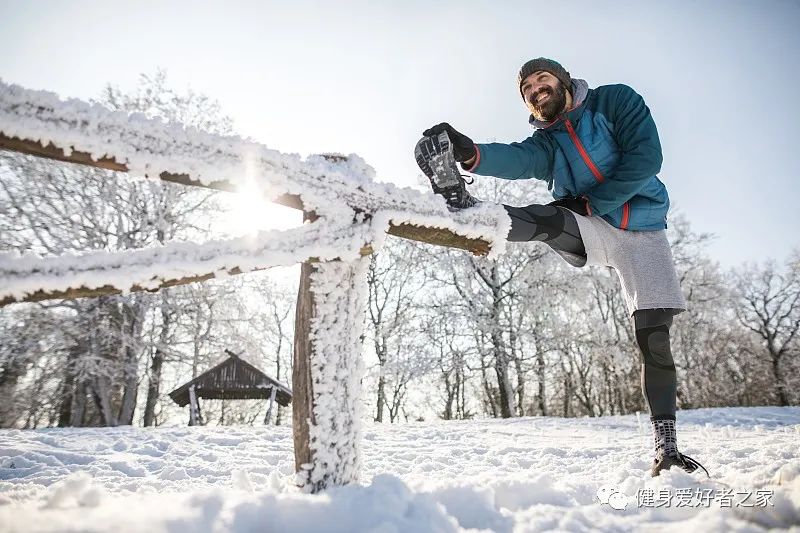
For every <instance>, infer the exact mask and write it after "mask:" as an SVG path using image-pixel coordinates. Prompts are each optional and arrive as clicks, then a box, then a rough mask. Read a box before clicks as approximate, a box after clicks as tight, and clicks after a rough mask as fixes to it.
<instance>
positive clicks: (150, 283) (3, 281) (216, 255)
mask: <svg viewBox="0 0 800 533" xmlns="http://www.w3.org/2000/svg"><path fill="white" fill-rule="evenodd" d="M373 239H374V238H373V229H372V227H371V225H370V224H349V223H348V224H346V225H341V224H337V225H334V224H329V223H327V221H324V220H320V221H319V222H317V223H316V224H308V225H305V226H302V227H300V228H295V229H291V230H286V231H262V232H259V233H257V234H255V235H253V236H247V237H240V238H236V239H229V240H215V241H209V242H205V243H193V242H171V243H168V244H166V245H164V246H154V247H151V248H144V249H138V250H125V251H121V252H105V251H94V252H87V253H83V254H71V253H68V254H64V255H61V256H58V257H40V256H38V255H35V254H24V255H22V254H19V253H18V252H10V253H0V305H4V304H8V303H11V302H13V301H26V300H27V301H31V300H33V301H35V300H39V299H42V298H37V296H45V295H50V296H51V297H53V296H52V295H54V294H55V295H61V297H66V296H68V295H69V293H70V291H75V290H77V289H80V288H82V289H84V290H86V291H87V292H90V291H92V290H96V289H100V288H103V287H112V288H113V289H114V290H115V291H116V292H128V291H131V290H153V289H157V288H158V287H160V286H164V284H165V282H168V281H169V280H181V279H193V278H200V277H203V278H204V279H207V278H208V277H214V276H217V277H222V276H224V275H226V274H227V273H233V272H234V271H236V272H248V271H253V270H261V269H265V268H271V267H276V266H290V265H294V264H297V263H300V262H303V261H306V260H308V259H309V258H316V259H318V260H331V259H336V258H341V259H345V260H352V259H354V258H357V257H360V256H361V253H362V252H361V249H362V248H363V247H364V245H365V244H366V243H369V242H370V241H372V240H373ZM106 293H107V291H106Z"/></svg>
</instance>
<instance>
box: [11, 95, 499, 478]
mask: <svg viewBox="0 0 800 533" xmlns="http://www.w3.org/2000/svg"><path fill="white" fill-rule="evenodd" d="M0 149H7V150H13V151H17V152H21V153H26V154H30V155H34V156H38V157H45V158H50V159H57V160H61V161H67V162H71V163H79V164H84V165H91V166H95V167H100V168H106V169H111V170H115V171H120V172H128V173H131V174H133V175H137V176H145V177H151V178H158V179H161V180H164V181H169V182H173V183H179V184H183V185H192V186H200V187H207V188H211V189H218V190H224V191H232V192H235V191H237V190H239V189H240V188H242V187H243V186H246V185H253V184H255V186H256V187H257V188H258V189H259V190H260V192H261V194H263V196H264V197H265V198H266V199H268V200H270V201H273V202H277V203H281V204H283V205H287V206H289V207H293V208H296V209H302V210H303V211H304V220H305V221H306V222H310V224H308V225H305V226H303V227H301V228H298V229H294V230H289V231H285V232H262V233H261V234H259V236H258V237H255V238H242V239H231V240H227V241H214V242H209V243H167V244H166V245H164V246H163V247H158V248H148V249H142V250H126V251H123V252H114V253H112V252H91V253H86V254H77V255H64V256H60V257H38V256H33V255H30V254H27V255H20V254H18V253H6V254H2V255H0V284H1V285H0V306H2V305H6V304H8V303H11V302H13V301H24V300H27V301H38V300H43V299H47V298H64V297H76V296H96V295H100V294H112V293H118V292H125V291H135V290H157V289H159V288H161V287H167V286H173V285H178V284H182V283H190V282H193V281H202V280H205V279H209V278H211V277H214V276H218V275H230V274H238V273H242V272H245V271H251V270H258V269H263V268H269V267H271V266H278V265H284V264H292V263H297V262H301V263H302V269H301V276H300V287H299V290H298V299H297V310H296V316H295V321H296V324H295V341H294V365H293V375H292V388H293V390H294V402H293V431H294V441H295V466H296V470H297V473H298V483H299V484H300V485H301V486H302V487H304V488H305V489H306V490H309V491H318V490H323V489H325V488H327V487H330V486H333V485H341V484H346V483H351V482H355V481H357V480H358V473H359V464H360V454H359V447H360V426H359V420H360V414H359V405H360V382H361V377H362V375H363V368H362V363H361V357H360V353H361V340H360V339H361V334H362V332H363V322H364V321H363V310H364V302H365V294H366V264H367V263H366V261H367V260H366V259H365V258H364V257H363V256H364V255H366V254H369V253H372V252H373V251H376V250H378V249H379V248H380V246H381V244H382V242H383V238H384V235H385V234H386V233H389V234H392V235H396V236H399V237H404V238H408V239H413V240H418V241H422V242H427V243H431V244H438V245H443V246H450V247H455V248H461V249H465V250H469V251H471V252H472V253H475V254H481V255H484V254H489V255H496V254H499V253H502V251H503V249H504V246H505V237H506V235H507V233H508V228H509V225H510V220H509V219H508V216H507V215H506V213H505V210H504V209H503V208H502V207H501V206H499V205H494V204H488V203H484V204H480V205H479V206H477V207H475V208H472V209H469V210H466V211H463V212H458V213H450V212H449V211H448V210H447V208H446V206H445V204H444V201H443V200H442V199H441V198H438V197H434V196H433V195H431V194H427V195H426V194H421V193H419V192H417V191H414V190H412V189H407V188H405V189H403V188H398V187H396V186H394V185H391V184H385V183H376V182H374V181H373V180H372V178H373V177H374V171H373V170H372V169H371V168H370V167H369V166H368V165H367V164H366V163H365V162H364V161H363V160H362V159H361V158H359V157H358V156H355V155H351V156H348V157H343V156H312V157H309V158H306V159H305V160H304V159H302V158H300V157H299V156H297V155H286V154H281V153H279V152H277V151H275V150H270V149H268V148H266V147H265V146H263V145H260V144H257V143H254V142H250V141H245V140H243V139H241V138H238V137H233V136H220V135H212V134H209V133H207V132H203V131H199V130H197V129H194V128H186V127H183V126H181V125H180V124H167V123H164V122H162V121H160V120H157V119H150V118H147V117H145V116H144V115H142V114H130V115H129V114H127V113H124V112H119V111H110V110H108V109H106V108H105V107H103V106H101V105H99V104H89V103H86V102H82V101H80V100H75V99H71V100H66V101H64V100H61V99H60V98H59V97H58V96H57V95H55V94H53V93H49V92H42V91H32V90H29V89H24V88H22V87H19V86H16V85H9V84H6V83H4V82H3V81H2V80H0ZM409 157H410V154H409ZM312 258H313V260H314V261H315V262H312Z"/></svg>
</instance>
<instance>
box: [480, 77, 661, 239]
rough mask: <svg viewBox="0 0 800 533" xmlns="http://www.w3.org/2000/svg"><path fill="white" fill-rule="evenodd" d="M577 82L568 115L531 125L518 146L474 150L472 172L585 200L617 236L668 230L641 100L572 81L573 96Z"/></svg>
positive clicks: (649, 121)
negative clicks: (533, 182)
mask: <svg viewBox="0 0 800 533" xmlns="http://www.w3.org/2000/svg"><path fill="white" fill-rule="evenodd" d="M576 82H577V83H578V84H580V83H582V84H583V87H580V86H579V87H578V89H579V91H578V94H577V96H578V98H575V99H574V106H573V108H572V109H571V110H570V111H568V112H566V113H564V114H562V115H561V116H560V117H559V118H558V119H557V120H555V121H554V122H552V123H551V124H548V125H544V124H540V123H537V122H535V121H533V120H532V123H534V125H536V126H541V127H540V129H538V130H536V131H535V132H534V134H533V135H531V136H530V137H528V138H527V139H525V140H524V141H522V142H518V143H511V144H500V143H491V144H478V145H476V146H477V148H478V159H477V160H476V162H475V164H474V166H473V167H472V168H471V169H470V172H473V173H475V174H480V175H485V176H495V177H498V178H505V179H529V178H537V179H540V180H545V181H547V182H548V188H549V189H550V190H551V191H552V193H553V197H554V198H555V199H559V198H564V197H566V196H585V197H586V198H587V199H588V201H589V208H590V212H591V215H592V216H601V217H603V218H604V219H605V220H606V221H608V222H609V223H611V224H612V225H613V226H615V227H617V228H621V229H627V230H661V229H664V228H666V227H667V210H668V209H669V196H668V195H667V189H666V187H665V186H664V184H663V183H661V180H659V179H658V176H656V174H657V173H658V172H659V170H660V169H661V161H662V156H661V143H660V142H659V140H658V132H657V131H656V125H655V122H653V118H652V117H651V116H650V110H649V109H648V108H647V105H645V103H644V100H643V99H642V97H641V96H639V95H638V94H637V93H636V92H635V91H634V90H633V89H631V88H630V87H628V86H627V85H605V86H602V87H598V88H596V89H588V87H587V86H586V82H584V81H583V80H573V91H572V92H573V94H576V91H575V88H576ZM581 88H583V91H580V89H581ZM584 95H585V97H584V98H580V96H584Z"/></svg>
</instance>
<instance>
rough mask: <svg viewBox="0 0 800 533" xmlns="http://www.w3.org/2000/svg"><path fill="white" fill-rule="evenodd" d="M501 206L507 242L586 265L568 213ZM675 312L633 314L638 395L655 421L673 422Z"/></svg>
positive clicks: (539, 207) (542, 207) (575, 225)
mask: <svg viewBox="0 0 800 533" xmlns="http://www.w3.org/2000/svg"><path fill="white" fill-rule="evenodd" d="M503 207H505V209H506V212H507V213H508V215H509V217H511V230H509V232H508V240H509V241H512V242H525V241H540V242H543V243H545V244H547V245H548V246H550V247H551V248H552V249H553V250H555V251H556V252H557V253H559V254H560V255H561V256H562V257H564V259H566V260H567V261H568V262H569V263H570V264H572V265H573V266H583V265H584V264H585V263H586V248H585V247H584V245H583V239H582V238H581V232H580V230H579V229H578V223H577V221H576V219H575V214H574V213H573V212H572V211H570V210H568V209H564V208H561V207H556V206H552V205H538V204H534V205H529V206H527V207H512V206H508V205H504V206H503ZM677 313H678V311H677V310H675V309H640V310H638V311H636V312H634V313H633V327H634V331H635V332H636V343H637V344H638V345H639V349H640V350H641V354H642V372H641V381H642V394H644V399H645V401H646V402H647V407H648V409H649V410H650V416H651V417H652V418H653V419H655V420H659V419H666V420H675V410H676V403H677V402H676V399H677V390H678V387H677V379H676V376H675V362H674V360H673V359H672V351H671V349H670V339H669V328H670V326H672V317H673V316H675V315H676V314H677Z"/></svg>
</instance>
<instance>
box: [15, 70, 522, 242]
mask: <svg viewBox="0 0 800 533" xmlns="http://www.w3.org/2000/svg"><path fill="white" fill-rule="evenodd" d="M0 134H2V135H5V136H6V137H9V138H12V137H15V138H18V139H26V140H30V141H35V142H38V143H40V144H41V145H42V146H43V147H44V146H47V145H49V144H52V145H53V146H54V147H55V148H57V149H60V150H61V151H63V152H64V154H67V155H68V154H70V153H72V152H73V151H79V152H84V153H87V154H89V155H90V157H91V158H93V159H94V160H100V159H102V158H106V159H111V160H113V161H115V162H116V163H117V164H119V165H123V166H124V167H125V168H126V169H127V170H128V171H129V172H130V173H132V174H134V175H139V176H150V177H154V178H157V177H159V176H161V175H162V173H167V174H170V175H173V176H175V175H177V176H185V177H187V178H186V179H185V180H184V181H183V182H189V181H193V182H195V183H200V184H204V185H206V186H211V185H212V184H216V188H222V189H225V190H237V189H238V188H242V187H253V186H255V188H256V189H257V190H259V191H260V193H261V194H262V195H263V196H264V197H265V198H266V199H268V200H276V199H278V198H283V197H285V195H290V196H292V197H296V198H299V199H300V201H301V203H302V207H303V209H304V210H306V211H314V212H316V214H317V215H320V216H327V217H329V218H330V219H332V220H351V219H352V218H353V216H354V214H355V213H356V212H360V213H365V214H369V215H375V216H376V217H377V218H379V219H380V220H381V221H382V223H383V224H384V225H385V230H387V231H390V232H391V233H394V234H396V235H400V236H403V237H406V238H413V239H416V240H422V241H423V242H434V243H436V244H443V245H448V246H457V247H460V248H466V249H473V248H474V249H479V250H480V251H481V252H489V253H490V255H498V254H500V253H502V251H503V249H504V247H505V237H506V235H507V232H508V225H509V224H510V222H509V221H508V216H507V215H506V213H505V211H504V210H503V208H502V207H501V206H498V205H494V204H482V205H480V206H478V207H476V208H472V209H467V210H465V211H462V212H459V213H455V214H453V213H450V212H449V211H448V210H447V207H446V205H445V203H444V200H443V199H442V198H441V197H437V196H434V195H433V194H432V193H424V194H423V193H420V192H419V191H417V190H414V189H411V188H400V187H397V186H395V185H392V184H389V183H377V182H375V181H374V177H375V171H374V170H373V169H372V168H371V167H370V166H369V165H367V164H366V163H365V162H364V160H363V159H361V158H360V157H358V156H357V155H354V154H351V155H349V156H347V157H338V158H335V157H334V158H331V157H325V156H311V157H308V158H306V159H305V160H304V159H302V158H301V157H300V156H299V155H296V154H290V155H287V154H281V153H279V152H277V151H275V150H270V149H268V148H266V147H265V146H263V145H260V144H257V143H254V142H251V141H246V140H244V139H241V138H239V137H235V136H221V135H213V134H209V133H206V132H203V131H200V130H197V129H195V128H186V127H183V126H181V125H180V124H168V123H165V122H163V121H161V120H160V119H152V118H147V117H146V116H144V115H143V114H140V113H134V114H128V113H125V112H121V111H111V110H109V109H107V108H105V107H103V106H102V105H100V104H88V103H86V102H82V101H80V100H76V99H69V100H66V101H64V100H61V99H60V98H59V97H58V95H56V94H54V93H50V92H44V91H32V90H29V89H25V88H22V87H20V86H17V85H9V84H6V83H4V82H2V81H1V80H0ZM409 157H412V154H411V152H410V151H409ZM106 168H108V167H106ZM220 184H223V185H224V186H220ZM293 207H299V206H298V205H293ZM415 226H416V227H420V228H422V227H424V228H438V229H441V230H442V234H441V235H436V234H433V235H430V234H427V233H425V232H418V231H415V230H414V227H415ZM428 233H429V232H428ZM447 233H453V234H455V235H460V236H463V237H467V238H469V239H478V240H482V241H486V243H488V244H490V245H491V250H489V249H488V247H486V246H485V245H483V244H480V243H477V244H476V243H464V242H463V241H460V242H457V240H453V239H452V235H447ZM430 237H433V239H430ZM426 239H427V240H426Z"/></svg>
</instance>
